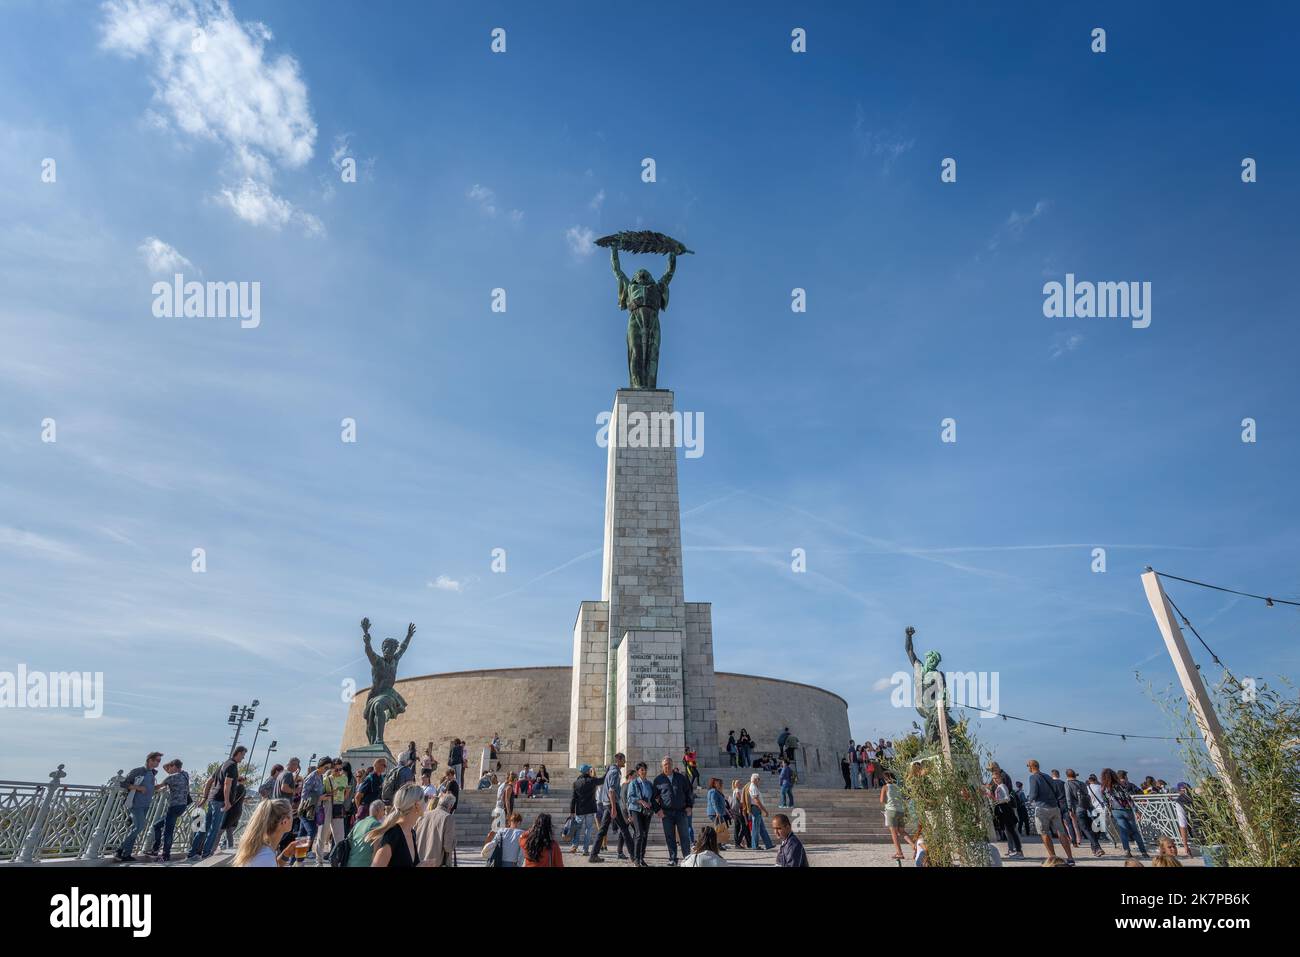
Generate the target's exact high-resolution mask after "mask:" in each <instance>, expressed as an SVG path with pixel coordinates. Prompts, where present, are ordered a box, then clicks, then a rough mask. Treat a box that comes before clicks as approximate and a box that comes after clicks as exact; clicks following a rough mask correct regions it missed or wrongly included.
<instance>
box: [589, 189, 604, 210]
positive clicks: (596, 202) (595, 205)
mask: <svg viewBox="0 0 1300 957" xmlns="http://www.w3.org/2000/svg"><path fill="white" fill-rule="evenodd" d="M604 203H605V191H604V190H603V189H602V190H600V191H599V192H597V193H596V195H595V196H593V197H591V202H590V203H588V204H587V205H588V206H590V207H591V208H592V209H594V210H599V209H600V207H601V206H603V205H604Z"/></svg>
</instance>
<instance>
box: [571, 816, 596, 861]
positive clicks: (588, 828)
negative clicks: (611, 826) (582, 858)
mask: <svg viewBox="0 0 1300 957" xmlns="http://www.w3.org/2000/svg"><path fill="white" fill-rule="evenodd" d="M595 821H596V815H594V814H575V815H573V843H572V844H570V847H572V848H573V849H574V850H575V851H576V850H577V849H578V841H579V840H581V841H582V853H584V854H590V853H591V834H592V832H593V831H594V830H595V829H596V828H595Z"/></svg>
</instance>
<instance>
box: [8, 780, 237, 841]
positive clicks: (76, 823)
mask: <svg viewBox="0 0 1300 957" xmlns="http://www.w3.org/2000/svg"><path fill="white" fill-rule="evenodd" d="M64 777H66V774H65V773H64V771H63V765H61V764H60V765H59V766H58V768H57V769H56V770H54V771H51V772H50V781H49V782H48V783H46V784H39V783H36V782H32V781H0V863H19V864H34V863H36V862H37V861H41V860H59V859H62V860H67V859H81V860H97V859H99V858H102V857H105V856H106V855H108V854H112V853H114V852H116V850H117V848H118V847H119V846H120V845H121V843H122V841H123V840H124V839H125V838H126V836H127V833H128V832H129V831H130V829H131V817H130V814H129V813H128V810H127V798H128V794H127V792H126V791H125V790H123V788H122V782H123V781H124V780H125V779H124V777H123V776H122V772H121V771H118V772H117V774H116V775H115V776H114V777H113V778H112V779H111V780H110V781H109V782H108V783H107V784H103V785H99V786H96V785H82V784H63V783H61V782H62V779H63V778H64ZM259 800H261V798H260V797H259V796H258V794H257V792H256V791H250V792H249V793H248V795H247V796H246V797H245V798H244V811H243V813H242V814H241V815H240V818H239V825H238V827H237V828H236V829H235V840H236V841H238V839H239V837H240V835H241V834H242V833H243V828H244V824H245V822H247V821H248V819H249V818H250V817H251V816H252V812H253V810H254V809H255V808H256V807H257V803H258V801H259ZM191 810H192V808H191ZM166 815H167V794H166V792H165V791H160V792H159V793H157V794H155V795H154V798H153V802H152V803H151V804H150V805H149V811H148V814H147V815H146V816H145V825H144V829H143V830H142V831H141V832H140V837H139V838H138V839H137V841H136V849H137V850H139V849H140V848H141V847H148V846H149V844H150V843H151V842H152V841H153V826H154V824H155V823H157V822H159V821H162V820H164V819H165V818H166ZM193 836H194V817H193V815H192V814H191V813H190V812H188V811H187V812H186V813H185V814H182V815H181V816H180V817H179V818H177V820H176V828H175V832H174V836H173V838H172V847H173V850H172V854H173V856H176V855H178V854H179V855H184V854H186V853H188V851H189V845H190V841H191V839H192V838H193Z"/></svg>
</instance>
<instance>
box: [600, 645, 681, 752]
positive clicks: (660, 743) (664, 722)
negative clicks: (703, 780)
mask: <svg viewBox="0 0 1300 957" xmlns="http://www.w3.org/2000/svg"><path fill="white" fill-rule="evenodd" d="M617 655H618V669H617V678H616V682H617V684H616V696H615V704H614V716H615V720H614V724H615V732H614V740H615V750H617V751H621V752H623V754H625V755H626V756H627V763H628V767H636V763H637V762H638V761H644V762H645V763H646V764H648V765H649V766H650V768H651V769H657V768H658V767H659V762H660V761H661V760H662V759H663V756H664V755H665V754H666V755H669V756H671V757H672V759H673V761H674V762H676V763H678V764H680V763H681V752H682V744H683V742H684V740H685V733H686V722H685V720H684V718H683V704H684V697H683V687H682V633H681V632H680V631H629V632H627V633H626V634H625V635H624V636H623V640H622V641H621V642H619V645H618V651H617Z"/></svg>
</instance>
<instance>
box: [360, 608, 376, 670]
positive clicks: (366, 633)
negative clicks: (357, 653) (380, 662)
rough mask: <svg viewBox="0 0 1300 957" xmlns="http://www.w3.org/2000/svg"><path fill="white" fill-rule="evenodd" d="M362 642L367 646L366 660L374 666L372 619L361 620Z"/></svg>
mask: <svg viewBox="0 0 1300 957" xmlns="http://www.w3.org/2000/svg"><path fill="white" fill-rule="evenodd" d="M361 642H362V644H364V645H365V646H366V659H367V660H368V661H369V662H370V663H371V664H372V665H373V664H374V663H375V649H373V648H371V647H370V619H369V618H362V619H361Z"/></svg>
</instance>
